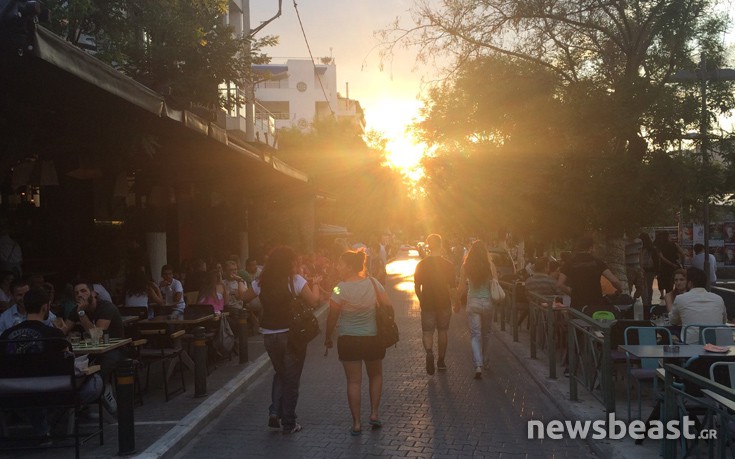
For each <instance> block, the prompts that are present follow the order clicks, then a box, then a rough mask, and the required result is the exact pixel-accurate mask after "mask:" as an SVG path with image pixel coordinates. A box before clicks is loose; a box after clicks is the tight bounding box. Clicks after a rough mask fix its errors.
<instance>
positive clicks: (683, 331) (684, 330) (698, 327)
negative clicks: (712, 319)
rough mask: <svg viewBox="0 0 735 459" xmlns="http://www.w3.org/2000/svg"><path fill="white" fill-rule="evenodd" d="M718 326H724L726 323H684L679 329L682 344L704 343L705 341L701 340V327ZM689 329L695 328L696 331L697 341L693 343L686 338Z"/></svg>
mask: <svg viewBox="0 0 735 459" xmlns="http://www.w3.org/2000/svg"><path fill="white" fill-rule="evenodd" d="M720 326H724V327H726V326H727V325H718V324H689V325H685V326H684V327H683V328H682V329H681V337H682V340H681V341H682V343H683V344H705V343H703V342H702V329H703V328H717V327H720ZM690 329H693V330H696V332H697V342H696V343H693V342H692V343H690V342H689V340H688V339H687V336H688V335H687V332H688V331H689V330H690Z"/></svg>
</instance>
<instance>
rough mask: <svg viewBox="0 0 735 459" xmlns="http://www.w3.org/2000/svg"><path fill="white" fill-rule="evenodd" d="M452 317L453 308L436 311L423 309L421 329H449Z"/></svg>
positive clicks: (430, 330)
mask: <svg viewBox="0 0 735 459" xmlns="http://www.w3.org/2000/svg"><path fill="white" fill-rule="evenodd" d="M451 317H452V310H451V309H450V308H447V309H438V310H434V311H424V310H423V309H422V310H421V330H423V331H425V332H433V331H434V330H442V331H445V330H449V319H451Z"/></svg>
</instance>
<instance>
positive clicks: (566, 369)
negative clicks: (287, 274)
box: [564, 368, 569, 378]
mask: <svg viewBox="0 0 735 459" xmlns="http://www.w3.org/2000/svg"><path fill="white" fill-rule="evenodd" d="M564 377H565V378H568V377H569V368H565V369H564Z"/></svg>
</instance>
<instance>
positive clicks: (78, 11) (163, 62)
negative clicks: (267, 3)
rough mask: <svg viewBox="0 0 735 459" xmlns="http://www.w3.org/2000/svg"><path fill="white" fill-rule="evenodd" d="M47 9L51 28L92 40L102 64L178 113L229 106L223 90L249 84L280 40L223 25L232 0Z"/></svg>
mask: <svg viewBox="0 0 735 459" xmlns="http://www.w3.org/2000/svg"><path fill="white" fill-rule="evenodd" d="M49 8H50V10H51V13H52V14H51V17H52V19H53V21H52V23H51V28H52V30H54V31H55V32H56V33H58V34H59V35H61V36H63V37H65V38H66V39H67V40H68V41H70V42H72V43H74V44H75V45H77V46H82V47H83V46H85V42H84V41H83V40H82V38H83V37H84V36H85V35H86V36H91V37H94V41H95V43H96V48H97V51H96V56H97V57H98V58H99V59H101V60H103V61H105V62H107V63H109V64H111V65H113V66H115V67H116V68H118V69H119V70H121V71H122V72H124V73H126V74H127V75H129V76H131V77H132V78H134V79H136V80H137V81H139V82H141V83H143V84H144V85H146V86H148V87H149V88H151V89H153V90H154V91H156V92H159V93H161V94H163V95H164V96H165V97H166V100H167V102H168V103H169V104H170V105H171V106H172V107H173V108H178V109H183V108H190V107H191V106H193V105H194V106H196V105H199V106H204V107H206V108H208V109H213V108H216V107H220V106H224V107H225V108H230V107H229V106H228V105H229V104H231V103H232V100H231V99H229V100H228V99H227V98H226V97H225V96H224V95H222V94H219V91H218V85H219V84H220V83H223V82H229V81H233V82H236V83H237V82H243V81H246V80H247V79H248V78H249V77H250V73H249V72H250V65H251V64H257V63H267V62H268V61H269V58H268V57H267V56H266V55H265V54H263V52H262V49H263V48H264V47H266V46H270V45H273V44H275V43H276V42H277V39H276V38H274V37H270V36H267V37H263V38H261V39H258V40H255V39H252V38H249V37H247V36H245V35H235V34H234V33H233V29H232V28H231V27H228V26H225V25H224V23H223V21H222V16H223V15H224V14H226V13H227V8H228V1H227V0H156V1H148V0H63V1H62V0H54V1H49ZM235 102H242V100H240V101H235Z"/></svg>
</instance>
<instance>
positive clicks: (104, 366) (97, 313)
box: [69, 281, 125, 415]
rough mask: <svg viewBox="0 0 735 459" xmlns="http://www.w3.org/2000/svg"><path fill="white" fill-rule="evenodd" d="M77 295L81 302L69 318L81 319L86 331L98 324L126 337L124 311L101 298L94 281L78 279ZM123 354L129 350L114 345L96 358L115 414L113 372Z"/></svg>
mask: <svg viewBox="0 0 735 459" xmlns="http://www.w3.org/2000/svg"><path fill="white" fill-rule="evenodd" d="M74 298H75V300H76V302H77V307H76V309H75V310H74V311H73V312H72V313H71V317H70V318H69V319H70V320H71V321H74V322H77V323H79V325H81V327H82V328H84V330H85V331H88V330H89V329H90V328H94V327H97V328H101V329H102V330H103V331H107V332H109V334H110V338H122V337H123V324H122V316H120V311H119V310H118V309H117V307H116V306H115V305H114V304H112V303H110V302H109V301H104V300H100V299H99V298H97V295H95V294H94V288H93V286H92V283H91V282H86V281H77V282H75V283H74ZM123 358H125V353H124V352H123V351H122V350H121V349H114V350H111V351H109V352H105V353H104V354H102V357H100V358H99V359H98V360H96V362H95V363H97V364H99V365H100V376H101V377H102V380H103V381H104V382H105V392H104V394H103V397H102V401H103V403H104V406H105V408H106V409H107V411H108V412H109V413H110V414H112V415H115V414H116V413H117V401H116V400H115V397H114V395H113V393H112V387H111V385H110V375H111V374H112V372H113V371H114V370H115V368H116V367H117V365H118V363H119V362H120V361H121V360H122V359H123Z"/></svg>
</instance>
